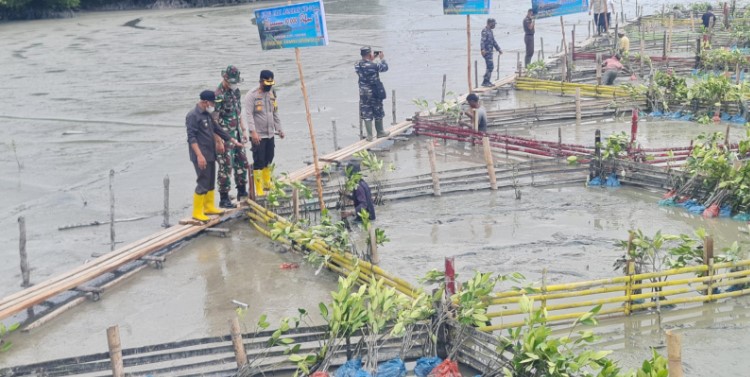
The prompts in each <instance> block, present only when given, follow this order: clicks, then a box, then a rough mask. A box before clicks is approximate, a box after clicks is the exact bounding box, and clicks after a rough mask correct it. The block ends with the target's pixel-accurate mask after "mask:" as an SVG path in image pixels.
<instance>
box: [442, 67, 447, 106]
mask: <svg viewBox="0 0 750 377" xmlns="http://www.w3.org/2000/svg"><path fill="white" fill-rule="evenodd" d="M447 79H448V77H447V75H446V74H445V73H443V95H442V96H440V102H445V82H446V80H447Z"/></svg>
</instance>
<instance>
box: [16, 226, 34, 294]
mask: <svg viewBox="0 0 750 377" xmlns="http://www.w3.org/2000/svg"><path fill="white" fill-rule="evenodd" d="M18 231H19V236H18V252H19V254H20V256H21V286H22V287H24V288H27V287H29V286H31V283H30V282H29V275H30V273H29V256H28V254H26V218H25V217H23V216H19V217H18Z"/></svg>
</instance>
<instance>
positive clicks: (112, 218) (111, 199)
mask: <svg viewBox="0 0 750 377" xmlns="http://www.w3.org/2000/svg"><path fill="white" fill-rule="evenodd" d="M114 183H115V171H114V170H110V171H109V251H113V250H114V249H115V190H114V188H113V185H114Z"/></svg>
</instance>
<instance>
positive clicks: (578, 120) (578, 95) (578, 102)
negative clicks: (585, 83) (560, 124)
mask: <svg viewBox="0 0 750 377" xmlns="http://www.w3.org/2000/svg"><path fill="white" fill-rule="evenodd" d="M580 123H581V88H576V124H580Z"/></svg>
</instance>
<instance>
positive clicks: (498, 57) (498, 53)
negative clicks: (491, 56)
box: [495, 51, 503, 80]
mask: <svg viewBox="0 0 750 377" xmlns="http://www.w3.org/2000/svg"><path fill="white" fill-rule="evenodd" d="M502 55H503V54H501V53H500V51H498V52H497V64H496V69H497V75H496V77H495V80H500V56H502Z"/></svg>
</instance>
